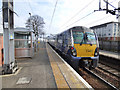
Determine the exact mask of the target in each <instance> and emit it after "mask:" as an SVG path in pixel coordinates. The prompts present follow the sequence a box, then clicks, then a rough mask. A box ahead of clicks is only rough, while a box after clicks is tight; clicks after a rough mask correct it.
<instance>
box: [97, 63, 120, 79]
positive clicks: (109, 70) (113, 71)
mask: <svg viewBox="0 0 120 90" xmlns="http://www.w3.org/2000/svg"><path fill="white" fill-rule="evenodd" d="M98 68H99V69H101V70H104V71H105V72H107V73H110V74H112V75H114V76H116V77H118V78H120V71H119V70H117V69H114V68H112V67H110V66H107V65H104V64H102V63H99V64H98Z"/></svg>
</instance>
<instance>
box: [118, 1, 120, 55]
mask: <svg viewBox="0 0 120 90" xmlns="http://www.w3.org/2000/svg"><path fill="white" fill-rule="evenodd" d="M119 8H120V1H119V2H118V9H119ZM118 29H119V32H118V33H119V35H120V10H118ZM119 37H120V36H119ZM119 37H118V40H119ZM119 46H120V41H118V52H119V53H120V47H119Z"/></svg>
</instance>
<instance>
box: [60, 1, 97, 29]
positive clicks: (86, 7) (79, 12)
mask: <svg viewBox="0 0 120 90" xmlns="http://www.w3.org/2000/svg"><path fill="white" fill-rule="evenodd" d="M94 1H95V0H92V1H91V2H89V3H88V4H87V5H85V7H83V8H82V9H80V10H79V11H78V12H77V13H76V14H75V15H74V16H72V17H71V18H70V19H69V20H67V21H66V23H67V22H68V21H69V22H70V21H71V20H72V19H73V18H74V17H76V16H77V15H78V14H79V13H80V12H82V11H83V10H84V9H86V8H87V7H88V6H89V5H90V4H91V3H93V2H94ZM66 23H64V24H63V25H62V26H64V25H65V24H66ZM62 26H61V27H62Z"/></svg>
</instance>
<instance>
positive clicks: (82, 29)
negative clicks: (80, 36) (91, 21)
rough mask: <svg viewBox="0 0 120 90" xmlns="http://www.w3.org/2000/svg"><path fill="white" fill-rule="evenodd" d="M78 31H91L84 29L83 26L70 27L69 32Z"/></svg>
mask: <svg viewBox="0 0 120 90" xmlns="http://www.w3.org/2000/svg"><path fill="white" fill-rule="evenodd" d="M71 29H72V30H80V31H91V30H92V29H89V28H87V27H84V26H75V27H72V28H70V29H69V30H71Z"/></svg>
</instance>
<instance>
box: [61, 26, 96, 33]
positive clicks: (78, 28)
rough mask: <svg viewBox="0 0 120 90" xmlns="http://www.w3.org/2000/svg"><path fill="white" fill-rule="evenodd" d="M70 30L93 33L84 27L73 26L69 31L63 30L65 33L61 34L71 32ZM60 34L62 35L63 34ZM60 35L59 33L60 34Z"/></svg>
mask: <svg viewBox="0 0 120 90" xmlns="http://www.w3.org/2000/svg"><path fill="white" fill-rule="evenodd" d="M71 30H77V31H82V32H83V31H89V32H94V31H93V30H92V29H90V28H87V27H84V26H74V27H72V28H70V29H68V30H65V31H63V32H66V31H71ZM63 32H62V33H63ZM60 34H61V33H60Z"/></svg>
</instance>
